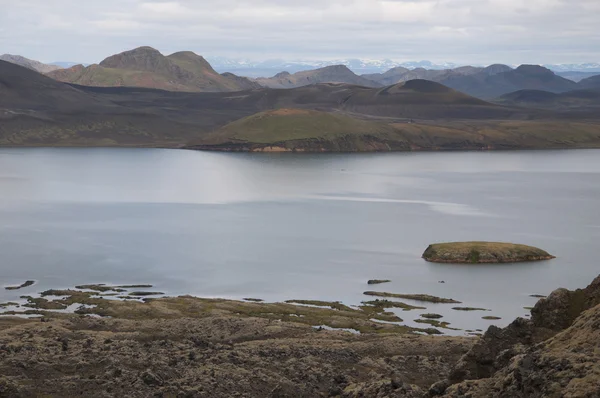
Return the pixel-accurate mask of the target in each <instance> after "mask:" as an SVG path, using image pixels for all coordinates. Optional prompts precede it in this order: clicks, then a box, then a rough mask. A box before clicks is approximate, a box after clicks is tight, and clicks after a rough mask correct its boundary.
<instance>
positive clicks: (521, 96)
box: [494, 89, 600, 112]
mask: <svg viewBox="0 0 600 398" xmlns="http://www.w3.org/2000/svg"><path fill="white" fill-rule="evenodd" d="M494 102H496V103H498V104H502V105H507V106H522V107H530V108H540V109H552V110H561V111H565V110H574V111H578V112H598V110H600V90H592V89H587V90H586V89H582V90H573V91H567V92H564V93H551V92H549V91H542V90H519V91H515V92H512V93H508V94H505V95H503V96H501V97H499V98H498V99H496V100H495V101H494Z"/></svg>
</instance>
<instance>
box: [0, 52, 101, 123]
mask: <svg viewBox="0 0 600 398" xmlns="http://www.w3.org/2000/svg"><path fill="white" fill-rule="evenodd" d="M99 104H104V105H109V103H108V102H106V103H104V102H102V101H99V100H97V99H96V98H94V97H93V96H90V95H88V94H85V93H83V92H81V91H79V90H77V89H75V88H73V87H71V86H68V85H66V84H63V83H60V82H57V81H55V80H53V79H51V78H49V77H46V76H44V75H42V74H40V73H38V72H36V71H34V70H32V69H29V68H25V67H22V66H19V65H17V64H13V63H10V62H5V61H0V110H4V111H5V112H9V110H10V112H12V113H14V114H18V113H23V114H26V113H32V112H36V111H58V110H76V109H85V108H88V109H93V108H94V107H97V106H98V105H99Z"/></svg>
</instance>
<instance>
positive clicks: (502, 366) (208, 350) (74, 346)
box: [0, 276, 600, 398]
mask: <svg viewBox="0 0 600 398" xmlns="http://www.w3.org/2000/svg"><path fill="white" fill-rule="evenodd" d="M95 286H96V287H95ZM81 288H83V286H82V287H81ZM85 288H86V289H89V288H91V289H99V288H100V289H106V288H107V287H106V286H100V287H97V285H86V286H85ZM102 294H103V293H102V292H98V291H95V292H90V291H81V290H73V289H71V290H49V291H46V292H42V297H40V298H28V300H29V302H30V307H28V308H29V310H28V311H29V313H30V314H31V315H37V316H41V322H40V318H34V319H24V318H12V317H10V316H5V317H2V319H0V347H2V348H1V355H0V373H1V375H2V376H0V394H3V395H4V396H7V397H29V396H76V395H81V396H87V397H104V396H128V397H134V398H137V397H148V396H182V397H206V398H208V397H211V398H212V397H214V398H220V397H231V396H251V397H259V396H260V397H263V396H264V397H307V398H308V397H319V396H329V397H344V398H359V397H401V398H402V397H409V398H417V397H419V398H422V397H435V396H443V397H447V398H458V397H466V396H469V397H473V398H501V397H515V398H521V397H523V398H525V397H554V396H571V397H594V396H597V392H598V385H599V383H600V352H599V350H598V339H599V338H600V328H598V322H600V276H599V277H597V278H596V279H595V280H594V281H593V282H592V283H591V284H590V285H589V286H588V287H586V288H585V289H578V290H575V291H569V290H567V289H558V290H555V291H554V292H552V293H551V294H550V295H549V296H548V297H547V298H544V299H541V300H540V301H538V303H537V304H536V305H535V307H534V308H533V309H532V310H531V319H523V318H517V319H516V320H515V321H513V322H512V323H511V324H510V325H509V326H507V327H505V328H503V329H500V328H498V327H495V326H490V327H489V329H488V330H487V331H486V332H485V334H483V336H481V337H446V336H438V337H434V336H422V335H417V334H414V332H413V331H411V330H410V329H406V328H402V327H401V326H398V325H395V324H393V323H382V322H379V323H377V322H375V321H374V320H373V319H372V317H377V318H379V317H381V316H388V317H389V316H390V315H386V314H385V313H382V312H381V311H382V310H381V309H380V308H379V309H378V307H376V305H377V304H376V303H377V302H374V303H375V304H374V305H373V304H369V305H364V306H362V307H361V309H353V308H350V307H347V306H344V305H343V304H341V303H322V304H324V305H322V306H321V307H314V306H313V307H311V306H306V305H293V304H289V303H255V302H249V301H245V302H242V301H231V300H221V299H202V298H195V297H190V296H184V297H172V298H157V299H146V300H144V301H143V302H142V301H137V300H133V301H132V300H125V301H119V300H115V299H114V297H113V298H112V299H110V300H109V299H106V298H99V297H98V295H102ZM105 294H110V293H108V292H105ZM56 295H58V296H60V298H58V299H56V301H50V300H47V299H46V298H45V297H51V296H56ZM69 303H87V304H90V305H88V306H84V307H81V308H80V309H79V310H78V311H77V312H78V313H77V314H67V313H61V312H56V311H52V310H51V308H58V307H56V306H57V305H65V306H66V305H67V304H69ZM92 304H93V305H92ZM6 305H8V304H6ZM334 307H335V309H334ZM60 308H62V307H60ZM365 311H375V312H374V313H373V314H370V315H369V314H368V313H367V314H362V313H363V312H365ZM90 314H92V315H94V314H95V316H94V317H89V316H87V315H90ZM324 324H325V325H331V326H332V327H334V328H339V329H343V330H333V331H328V330H325V328H323V327H320V326H319V325H324ZM348 328H351V329H353V330H355V331H356V330H360V331H361V333H356V332H354V333H349V332H348V331H345V330H347V329H348ZM356 328H358V329H356Z"/></svg>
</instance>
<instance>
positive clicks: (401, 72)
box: [362, 66, 483, 86]
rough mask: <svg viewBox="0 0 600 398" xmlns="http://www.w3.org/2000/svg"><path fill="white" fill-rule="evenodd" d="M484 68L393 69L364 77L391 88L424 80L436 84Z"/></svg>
mask: <svg viewBox="0 0 600 398" xmlns="http://www.w3.org/2000/svg"><path fill="white" fill-rule="evenodd" d="M482 70H483V68H476V67H473V66H462V67H459V68H455V69H424V68H415V69H412V70H409V69H406V68H401V67H400V68H393V69H390V70H388V71H387V72H385V73H381V74H379V73H376V74H370V75H363V76H362V77H364V78H366V79H370V80H373V81H375V82H377V83H380V84H382V85H384V86H390V85H393V84H396V83H402V82H406V81H409V80H415V79H424V80H431V81H434V82H442V81H444V79H446V78H448V77H450V76H454V75H457V76H463V75H472V74H475V73H478V72H480V71H482Z"/></svg>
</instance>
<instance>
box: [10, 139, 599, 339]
mask: <svg viewBox="0 0 600 398" xmlns="http://www.w3.org/2000/svg"><path fill="white" fill-rule="evenodd" d="M599 199H600V151H596V150H580V151H546V152H542V151H539V152H525V151H523V152H493V153H475V152H470V153H396V154H336V155H325V154H318V155H306V154H303V155H291V154H280V155H277V154H272V155H265V154H255V155H253V154H221V153H203V152H193V151H181V150H159V149H0V220H1V221H0V253H2V261H1V262H0V280H1V281H2V284H4V285H10V284H20V283H22V282H23V281H25V280H26V279H35V280H37V281H38V284H36V285H35V286H32V287H30V288H27V289H23V290H20V291H16V292H9V291H5V290H4V289H1V290H0V301H8V300H14V299H16V298H18V297H19V296H20V295H22V294H34V293H36V292H40V291H42V290H44V289H46V288H67V287H72V286H74V285H75V284H80V283H100V282H104V283H151V284H154V285H155V287H156V289H157V290H160V291H163V292H166V293H168V294H170V295H177V294H193V295H197V296H202V297H226V298H243V297H257V298H262V299H265V300H267V301H278V300H285V299H298V298H301V299H323V300H340V301H343V302H345V303H348V304H359V303H360V301H361V300H364V299H366V298H367V297H365V296H363V295H362V292H363V291H365V290H374V289H373V287H368V286H367V285H366V281H367V280H368V279H372V278H384V279H392V280H393V282H392V283H389V284H385V285H379V286H377V287H375V289H376V290H382V291H390V292H396V293H428V294H433V295H436V296H442V297H450V298H454V299H457V300H461V301H463V302H464V305H469V306H477V307H485V308H489V309H491V310H492V312H488V313H479V312H477V313H459V312H457V311H452V310H451V309H450V307H452V305H426V306H427V307H428V309H427V311H422V312H437V313H441V314H444V315H446V318H447V320H449V321H451V322H452V326H455V327H460V328H467V329H468V328H470V329H475V328H482V329H483V328H485V327H486V326H488V325H489V324H491V322H490V321H484V320H481V319H480V317H481V316H482V315H496V316H500V317H502V318H503V319H502V320H501V321H498V322H496V323H495V324H498V325H504V324H506V323H508V322H509V321H511V320H512V319H513V318H514V317H516V316H523V315H525V314H526V313H527V311H526V310H524V309H523V307H524V306H531V305H533V304H534V303H535V300H536V299H533V298H530V297H529V295H530V294H547V293H549V292H550V291H552V290H553V289H554V288H556V287H559V286H563V287H567V288H576V287H583V286H585V285H587V284H588V283H589V282H590V281H591V280H592V279H593V278H594V277H595V276H597V275H598V273H600V266H599V264H598V255H597V250H598V242H599V241H600V239H599V238H600V211H598V209H599V204H600V203H599ZM452 240H499V241H514V242H520V243H525V244H531V245H534V246H539V247H541V248H544V249H546V250H548V251H550V252H551V253H552V254H554V255H556V256H558V258H557V259H556V260H552V261H549V262H541V263H527V264H512V265H485V266H473V265H448V264H430V263H426V262H424V261H423V260H421V259H420V256H421V254H422V252H423V250H424V249H425V248H426V247H427V245H428V244H429V243H432V242H438V241H452ZM441 280H443V281H445V283H444V284H441V283H438V282H439V281H441ZM418 315H419V312H415V311H412V312H404V313H400V316H401V317H402V318H404V319H405V320H406V321H407V323H408V324H412V323H411V321H412V320H414V319H416V318H418Z"/></svg>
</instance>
